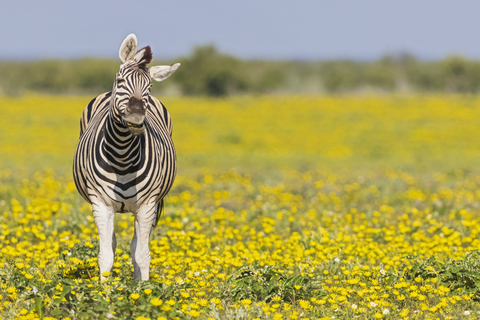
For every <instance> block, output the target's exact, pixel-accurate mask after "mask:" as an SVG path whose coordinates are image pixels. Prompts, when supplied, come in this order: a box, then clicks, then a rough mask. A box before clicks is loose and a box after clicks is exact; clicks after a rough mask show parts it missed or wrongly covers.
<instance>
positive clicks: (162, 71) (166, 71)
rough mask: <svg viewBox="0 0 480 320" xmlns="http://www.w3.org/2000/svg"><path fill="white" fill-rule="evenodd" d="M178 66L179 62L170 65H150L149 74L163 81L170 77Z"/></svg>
mask: <svg viewBox="0 0 480 320" xmlns="http://www.w3.org/2000/svg"><path fill="white" fill-rule="evenodd" d="M178 67H180V63H174V64H172V65H171V66H155V67H151V68H150V69H149V70H150V76H151V77H152V79H154V80H157V81H163V80H165V79H167V78H168V77H170V76H171V75H172V74H173V73H174V72H175V71H177V69H178Z"/></svg>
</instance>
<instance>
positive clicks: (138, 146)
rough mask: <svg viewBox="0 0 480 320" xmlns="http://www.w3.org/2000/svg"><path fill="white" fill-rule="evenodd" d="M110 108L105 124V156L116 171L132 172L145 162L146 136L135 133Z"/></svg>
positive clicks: (103, 144) (103, 149)
mask: <svg viewBox="0 0 480 320" xmlns="http://www.w3.org/2000/svg"><path fill="white" fill-rule="evenodd" d="M112 109H114V108H111V109H110V112H109V113H108V114H107V119H106V121H105V126H104V131H103V132H104V133H103V134H104V139H103V143H102V151H103V157H104V159H105V160H106V162H107V163H108V164H109V165H110V166H111V167H112V168H113V169H114V171H115V172H118V173H120V172H125V173H127V172H130V171H132V170H134V169H135V168H138V167H139V166H141V163H142V162H143V160H144V159H143V158H144V157H143V149H144V136H143V135H134V134H132V133H131V131H130V129H129V128H127V127H125V126H124V125H123V124H122V122H121V121H120V120H119V119H118V117H116V116H115V114H114V110H112Z"/></svg>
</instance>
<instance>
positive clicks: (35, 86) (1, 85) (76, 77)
mask: <svg viewBox="0 0 480 320" xmlns="http://www.w3.org/2000/svg"><path fill="white" fill-rule="evenodd" d="M172 62H181V63H182V67H181V68H180V69H179V70H178V71H177V72H176V74H175V75H174V76H173V77H172V78H171V79H169V80H168V81H166V82H162V83H161V84H157V85H155V86H154V87H153V89H152V90H153V92H154V93H156V94H167V95H168V94H180V93H181V94H184V95H196V96H213V97H222V96H228V95H237V94H244V93H254V94H262V93H283V94H301V93H309V94H312V93H313V94H322V93H335V94H342V93H350V92H448V93H478V92H479V91H480V62H478V61H472V60H468V59H466V58H464V57H461V56H450V57H447V58H445V59H443V60H440V61H421V60H418V59H416V58H415V57H413V56H411V55H408V54H401V55H396V56H385V57H382V58H381V59H378V60H376V61H354V60H336V61H318V62H315V61H265V60H241V59H238V58H236V57H234V56H231V55H228V54H224V53H221V52H219V51H218V50H217V49H216V48H215V47H214V46H211V45H210V46H199V47H196V48H195V49H194V50H193V51H192V53H191V55H189V56H187V57H183V58H179V59H172V60H171V61H154V62H152V65H158V64H170V63H172ZM119 66H120V61H118V60H114V59H96V58H88V59H79V60H40V61H24V62H20V61H3V62H0V94H6V95H11V96H15V95H20V94H23V93H24V92H26V91H36V92H41V93H62V94H72V93H74V94H87V93H88V94H99V93H101V92H105V91H109V90H110V89H111V88H112V85H113V79H114V76H115V73H116V72H117V71H118V68H119Z"/></svg>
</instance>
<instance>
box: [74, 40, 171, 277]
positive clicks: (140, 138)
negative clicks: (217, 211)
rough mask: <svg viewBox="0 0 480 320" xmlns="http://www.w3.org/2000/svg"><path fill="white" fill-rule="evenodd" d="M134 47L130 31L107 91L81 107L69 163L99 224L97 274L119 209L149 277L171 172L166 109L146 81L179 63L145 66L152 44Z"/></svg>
mask: <svg viewBox="0 0 480 320" xmlns="http://www.w3.org/2000/svg"><path fill="white" fill-rule="evenodd" d="M137 46H138V45H137V37H136V36H135V35H134V34H130V35H128V36H127V37H126V38H125V39H124V40H123V42H122V43H121V45H120V50H119V56H120V59H121V61H122V65H121V66H120V70H119V72H118V73H117V74H116V77H115V82H114V84H113V89H112V91H110V92H107V93H103V94H101V95H99V96H98V97H96V98H95V99H93V100H92V101H91V102H90V103H89V104H88V105H87V107H86V108H85V109H84V111H83V113H82V116H81V119H80V139H79V142H78V145H77V148H76V151H75V158H74V163H73V176H74V180H75V185H76V187H77V190H78V192H79V193H80V194H81V196H82V197H83V198H84V199H85V200H86V201H88V202H89V203H91V205H92V212H93V217H94V220H95V224H96V225H97V229H98V234H99V240H100V252H99V254H98V265H99V268H100V275H101V279H102V280H104V279H105V277H106V275H108V273H106V271H111V270H112V266H113V262H114V255H115V250H116V245H117V241H116V238H115V233H114V218H115V213H117V212H132V213H133V215H134V218H135V219H134V229H135V231H134V235H133V239H132V242H131V246H130V249H131V255H132V260H133V265H134V277H135V279H138V280H148V279H149V269H150V250H149V237H150V233H151V232H152V230H153V228H154V227H155V226H156V224H157V223H158V219H159V217H160V214H161V211H162V208H163V198H164V197H165V195H166V194H167V193H168V191H169V190H170V188H171V187H172V184H173V181H174V179H175V174H176V154H175V148H174V145H173V141H172V121H171V118H170V114H169V113H168V111H167V109H166V108H165V106H164V105H163V104H162V103H160V101H158V100H157V99H156V98H154V97H153V96H151V95H150V88H151V86H152V79H154V80H156V81H163V80H165V79H166V78H168V77H169V76H170V75H172V74H173V73H174V72H175V71H176V70H177V69H178V67H179V66H180V64H179V63H175V64H172V65H170V66H155V67H150V68H147V64H148V63H150V62H151V60H152V52H151V49H150V47H149V46H147V47H145V48H143V49H140V50H138V51H137Z"/></svg>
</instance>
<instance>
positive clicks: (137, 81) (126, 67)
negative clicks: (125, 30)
mask: <svg viewBox="0 0 480 320" xmlns="http://www.w3.org/2000/svg"><path fill="white" fill-rule="evenodd" d="M119 56H120V59H121V60H122V63H123V64H122V65H121V66H120V70H119V71H118V73H117V75H116V77H115V83H114V84H113V89H112V102H113V107H114V110H113V111H114V113H115V118H116V119H117V120H118V121H119V122H120V123H122V124H123V125H124V126H125V127H128V128H129V129H130V131H131V132H132V133H133V134H140V133H142V132H143V130H144V125H143V122H144V120H145V112H146V108H147V105H148V99H149V95H150V88H151V86H152V79H154V80H156V81H163V80H165V79H167V78H168V77H169V76H171V75H172V74H173V73H174V72H175V71H176V70H177V69H178V67H179V66H180V63H175V64H173V65H171V66H155V67H150V68H148V67H147V64H148V63H150V61H152V51H151V49H150V47H148V46H147V47H145V48H143V49H140V50H138V51H137V37H136V36H135V35H134V34H130V35H128V36H127V37H126V38H125V39H124V40H123V42H122V44H121V45H120V51H119Z"/></svg>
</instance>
